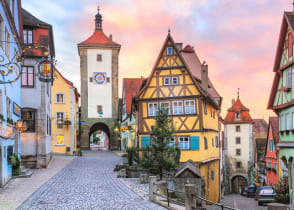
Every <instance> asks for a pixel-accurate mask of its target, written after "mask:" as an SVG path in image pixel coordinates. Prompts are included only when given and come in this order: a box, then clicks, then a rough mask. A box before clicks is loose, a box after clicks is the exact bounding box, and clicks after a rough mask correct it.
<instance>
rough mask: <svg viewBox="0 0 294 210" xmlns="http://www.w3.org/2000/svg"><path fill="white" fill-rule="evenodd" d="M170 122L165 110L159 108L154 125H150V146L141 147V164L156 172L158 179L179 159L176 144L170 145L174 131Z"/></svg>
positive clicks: (174, 166)
mask: <svg viewBox="0 0 294 210" xmlns="http://www.w3.org/2000/svg"><path fill="white" fill-rule="evenodd" d="M171 122H172V119H170V118H169V117H168V113H167V110H166V109H159V110H158V114H157V116H156V121H155V126H152V127H151V129H152V131H151V142H150V147H147V148H144V149H143V155H142V159H141V165H142V166H143V167H145V168H147V169H148V170H149V171H150V172H151V173H154V174H158V175H159V176H160V179H162V177H163V172H164V171H170V170H172V169H175V168H176V167H177V166H178V164H179V159H180V149H179V148H178V147H177V146H176V145H170V140H171V139H172V138H173V132H174V128H173V126H172V124H171Z"/></svg>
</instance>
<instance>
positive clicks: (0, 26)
mask: <svg viewBox="0 0 294 210" xmlns="http://www.w3.org/2000/svg"><path fill="white" fill-rule="evenodd" d="M0 40H1V41H3V40H4V21H3V19H2V17H1V16H0ZM0 46H1V47H2V48H4V42H0Z"/></svg>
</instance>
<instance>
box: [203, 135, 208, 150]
mask: <svg viewBox="0 0 294 210" xmlns="http://www.w3.org/2000/svg"><path fill="white" fill-rule="evenodd" d="M204 149H208V142H207V138H206V137H204Z"/></svg>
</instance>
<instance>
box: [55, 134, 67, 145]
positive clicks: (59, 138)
mask: <svg viewBox="0 0 294 210" xmlns="http://www.w3.org/2000/svg"><path fill="white" fill-rule="evenodd" d="M64 144H65V143H64V134H62V133H60V134H56V142H55V145H64Z"/></svg>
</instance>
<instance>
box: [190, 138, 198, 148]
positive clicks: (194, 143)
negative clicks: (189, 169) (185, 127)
mask: <svg viewBox="0 0 294 210" xmlns="http://www.w3.org/2000/svg"><path fill="white" fill-rule="evenodd" d="M190 149H191V150H199V136H191V138H190Z"/></svg>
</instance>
